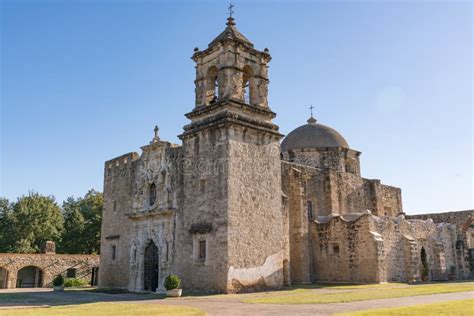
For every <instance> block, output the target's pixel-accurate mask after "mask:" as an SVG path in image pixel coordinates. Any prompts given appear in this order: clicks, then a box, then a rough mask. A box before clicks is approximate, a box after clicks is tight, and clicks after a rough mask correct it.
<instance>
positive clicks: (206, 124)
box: [178, 110, 284, 140]
mask: <svg viewBox="0 0 474 316" xmlns="http://www.w3.org/2000/svg"><path fill="white" fill-rule="evenodd" d="M231 125H239V126H244V127H247V128H250V129H253V130H257V131H259V132H261V133H267V134H269V135H271V136H273V137H275V138H277V140H279V139H281V138H282V137H283V136H284V135H282V134H280V133H279V131H278V126H277V125H275V124H273V123H270V122H265V121H262V120H258V119H251V118H249V117H248V116H245V115H240V114H238V113H234V112H231V111H229V110H226V111H223V112H220V113H217V114H216V115H213V116H210V117H208V118H206V119H203V120H201V121H198V122H195V123H191V124H188V125H186V126H184V133H183V134H181V135H179V136H178V137H179V138H180V139H181V140H183V139H184V138H186V137H187V136H190V135H192V134H195V133H197V132H199V131H203V130H206V129H210V128H219V127H224V126H231Z"/></svg>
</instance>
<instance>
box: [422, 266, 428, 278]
mask: <svg viewBox="0 0 474 316" xmlns="http://www.w3.org/2000/svg"><path fill="white" fill-rule="evenodd" d="M429 272H430V270H429V269H428V267H425V266H423V268H422V269H421V275H422V276H428V274H429Z"/></svg>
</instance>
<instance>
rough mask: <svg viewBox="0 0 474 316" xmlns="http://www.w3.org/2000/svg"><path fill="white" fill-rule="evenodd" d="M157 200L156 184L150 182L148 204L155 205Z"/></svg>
mask: <svg viewBox="0 0 474 316" xmlns="http://www.w3.org/2000/svg"><path fill="white" fill-rule="evenodd" d="M155 201H156V184H155V183H152V184H150V187H149V188H148V205H150V206H153V205H154V204H155Z"/></svg>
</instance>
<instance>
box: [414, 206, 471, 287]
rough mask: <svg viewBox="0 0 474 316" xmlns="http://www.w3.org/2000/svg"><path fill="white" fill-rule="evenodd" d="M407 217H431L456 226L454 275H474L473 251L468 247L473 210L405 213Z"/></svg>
mask: <svg viewBox="0 0 474 316" xmlns="http://www.w3.org/2000/svg"><path fill="white" fill-rule="evenodd" d="M407 218H409V219H423V220H426V219H431V220H432V221H433V222H435V223H451V224H453V225H455V227H456V244H455V250H454V251H455V256H456V277H457V278H467V277H471V278H472V277H474V266H473V265H474V251H471V250H470V249H472V248H474V246H471V248H470V246H469V243H468V240H469V239H470V238H472V232H471V229H470V225H471V223H472V222H473V220H474V210H465V211H455V212H444V213H433V214H419V215H407Z"/></svg>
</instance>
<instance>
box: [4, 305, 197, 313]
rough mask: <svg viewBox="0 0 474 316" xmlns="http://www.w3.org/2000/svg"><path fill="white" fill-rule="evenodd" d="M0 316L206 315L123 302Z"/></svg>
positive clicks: (39, 309)
mask: <svg viewBox="0 0 474 316" xmlns="http://www.w3.org/2000/svg"><path fill="white" fill-rule="evenodd" d="M0 315H2V316H10V315H11V316H19V315H21V316H33V315H34V316H51V315H54V316H56V315H68V316H91V315H110V316H138V315H170V316H191V315H192V316H195V315H196V316H201V315H206V313H204V312H203V311H201V310H199V309H197V308H191V307H181V306H169V305H160V304H143V303H142V304H135V303H130V304H123V303H120V304H119V303H92V304H82V305H65V306H55V307H49V308H25V309H11V310H1V309H0Z"/></svg>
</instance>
